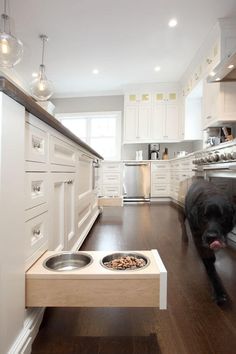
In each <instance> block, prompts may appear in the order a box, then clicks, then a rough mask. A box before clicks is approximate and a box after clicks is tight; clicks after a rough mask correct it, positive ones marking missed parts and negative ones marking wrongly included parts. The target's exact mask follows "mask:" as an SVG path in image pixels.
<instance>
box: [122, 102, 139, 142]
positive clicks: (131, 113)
mask: <svg viewBox="0 0 236 354" xmlns="http://www.w3.org/2000/svg"><path fill="white" fill-rule="evenodd" d="M138 109H139V108H138V105H133V106H126V107H125V119H124V141H127V142H129V141H135V140H136V139H137V135H138V132H137V125H138Z"/></svg>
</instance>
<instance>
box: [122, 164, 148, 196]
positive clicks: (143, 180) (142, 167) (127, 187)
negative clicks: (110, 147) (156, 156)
mask: <svg viewBox="0 0 236 354" xmlns="http://www.w3.org/2000/svg"><path fill="white" fill-rule="evenodd" d="M123 171H124V179H123V192H124V201H127V202H128V201H129V202H138V201H150V162H144V161H143V162H142V161H137V162H125V163H124V170H123Z"/></svg>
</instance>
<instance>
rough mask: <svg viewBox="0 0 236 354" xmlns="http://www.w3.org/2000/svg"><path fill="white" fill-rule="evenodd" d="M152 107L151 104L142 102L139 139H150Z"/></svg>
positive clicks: (139, 118)
mask: <svg viewBox="0 0 236 354" xmlns="http://www.w3.org/2000/svg"><path fill="white" fill-rule="evenodd" d="M151 115H152V108H151V106H149V105H144V104H141V105H140V107H139V114H138V139H140V140H148V139H150V123H151Z"/></svg>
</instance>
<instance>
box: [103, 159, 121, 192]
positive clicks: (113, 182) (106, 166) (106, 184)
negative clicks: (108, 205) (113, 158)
mask: <svg viewBox="0 0 236 354" xmlns="http://www.w3.org/2000/svg"><path fill="white" fill-rule="evenodd" d="M101 171H102V174H101V180H100V183H101V185H100V196H104V197H120V196H122V172H123V169H122V164H121V162H110V161H109V162H107V161H103V162H102V166H101Z"/></svg>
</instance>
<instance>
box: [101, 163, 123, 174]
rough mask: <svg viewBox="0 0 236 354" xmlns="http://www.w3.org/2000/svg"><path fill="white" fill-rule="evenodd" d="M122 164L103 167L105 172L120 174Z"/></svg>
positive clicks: (110, 164) (106, 164)
mask: <svg viewBox="0 0 236 354" xmlns="http://www.w3.org/2000/svg"><path fill="white" fill-rule="evenodd" d="M120 167H121V166H120V163H104V164H103V165H102V168H103V173H104V172H120Z"/></svg>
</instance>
